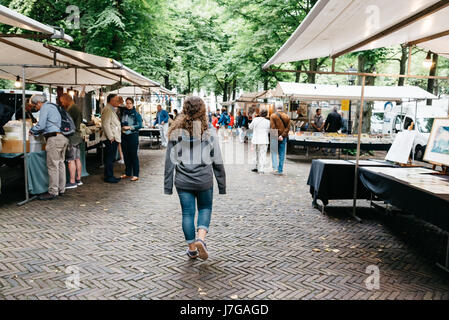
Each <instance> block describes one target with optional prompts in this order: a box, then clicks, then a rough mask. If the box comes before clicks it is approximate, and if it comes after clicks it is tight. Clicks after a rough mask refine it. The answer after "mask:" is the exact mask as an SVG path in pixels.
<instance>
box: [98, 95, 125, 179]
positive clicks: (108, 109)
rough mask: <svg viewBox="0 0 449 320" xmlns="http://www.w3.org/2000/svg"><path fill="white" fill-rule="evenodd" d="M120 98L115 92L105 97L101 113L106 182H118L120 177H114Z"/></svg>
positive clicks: (119, 128) (119, 131) (119, 126)
mask: <svg viewBox="0 0 449 320" xmlns="http://www.w3.org/2000/svg"><path fill="white" fill-rule="evenodd" d="M121 100H122V99H121V98H120V97H119V96H117V95H116V94H110V95H109V96H108V97H107V100H106V101H107V104H106V106H105V107H104V109H103V112H102V113H101V127H102V129H103V134H102V137H101V140H102V141H104V145H105V155H104V181H105V182H106V183H118V182H120V180H121V179H119V178H116V177H114V161H115V159H116V156H117V149H118V144H119V143H121V142H122V132H121V131H122V130H121V123H120V119H119V117H118V115H117V108H118V107H119V106H120V104H121Z"/></svg>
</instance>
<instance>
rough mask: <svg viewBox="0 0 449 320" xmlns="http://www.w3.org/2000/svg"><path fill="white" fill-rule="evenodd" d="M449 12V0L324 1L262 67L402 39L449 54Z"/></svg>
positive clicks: (366, 48) (336, 53) (379, 46)
mask: <svg viewBox="0 0 449 320" xmlns="http://www.w3.org/2000/svg"><path fill="white" fill-rule="evenodd" d="M448 16H449V0H442V1H441V0H395V1H391V0H319V1H318V2H317V4H316V5H315V6H314V8H313V9H312V11H311V12H310V13H309V15H308V16H307V17H306V19H305V20H304V21H303V22H302V23H301V25H300V26H299V27H298V28H297V30H296V31H295V32H294V33H293V35H292V36H291V37H290V38H289V40H288V41H287V42H286V43H285V44H284V45H283V46H282V47H281V49H280V50H279V51H278V52H277V53H276V54H275V55H274V56H273V57H272V58H271V59H270V60H269V61H268V62H267V63H266V64H265V65H264V67H263V68H264V69H267V68H268V67H269V66H271V65H274V64H281V63H287V62H294V61H302V60H308V59H315V58H321V57H337V56H339V55H341V54H344V53H348V52H353V51H364V50H371V49H376V48H382V47H391V46H394V45H399V44H416V45H418V46H419V47H420V48H422V49H424V50H426V51H432V52H434V53H437V54H439V55H442V56H445V57H447V58H449V54H448V53H449V34H448V31H449V19H448ZM418 40H420V41H418Z"/></svg>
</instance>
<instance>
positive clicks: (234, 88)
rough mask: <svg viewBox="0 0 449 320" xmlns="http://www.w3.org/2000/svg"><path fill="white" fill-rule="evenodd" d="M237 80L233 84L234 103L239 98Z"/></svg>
mask: <svg viewBox="0 0 449 320" xmlns="http://www.w3.org/2000/svg"><path fill="white" fill-rule="evenodd" d="M236 91H237V79H234V82H233V83H232V101H234V100H235V98H236V96H237V92H236Z"/></svg>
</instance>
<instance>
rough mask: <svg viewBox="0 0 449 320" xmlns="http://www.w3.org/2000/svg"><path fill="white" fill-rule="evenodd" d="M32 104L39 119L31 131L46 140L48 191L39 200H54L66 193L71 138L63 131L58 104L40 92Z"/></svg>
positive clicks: (31, 100) (34, 96)
mask: <svg viewBox="0 0 449 320" xmlns="http://www.w3.org/2000/svg"><path fill="white" fill-rule="evenodd" d="M30 104H31V105H32V107H33V108H36V110H38V111H39V121H38V123H37V124H36V125H35V126H34V127H33V128H31V130H30V133H31V134H33V135H35V136H38V135H40V134H42V135H43V136H44V137H45V140H46V147H45V151H46V152H47V169H48V192H47V193H45V194H43V195H41V196H39V200H53V199H55V198H56V197H58V196H59V195H63V194H64V193H65V187H66V171H65V163H64V161H65V153H66V150H67V146H68V144H69V140H68V139H67V138H66V137H65V136H64V135H63V134H62V133H61V120H62V119H61V114H60V112H59V109H58V108H59V107H58V106H57V105H55V104H53V103H50V102H47V98H46V97H45V96H44V95H40V94H35V95H33V96H32V97H31V98H30Z"/></svg>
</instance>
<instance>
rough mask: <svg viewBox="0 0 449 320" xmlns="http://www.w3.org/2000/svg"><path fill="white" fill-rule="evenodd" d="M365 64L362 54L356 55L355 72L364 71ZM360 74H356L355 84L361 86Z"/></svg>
mask: <svg viewBox="0 0 449 320" xmlns="http://www.w3.org/2000/svg"><path fill="white" fill-rule="evenodd" d="M365 64H366V58H365V57H364V56H363V55H361V54H360V55H359V56H358V57H357V72H358V73H364V72H365ZM362 79H363V77H362V76H358V79H357V85H358V86H361V85H362Z"/></svg>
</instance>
